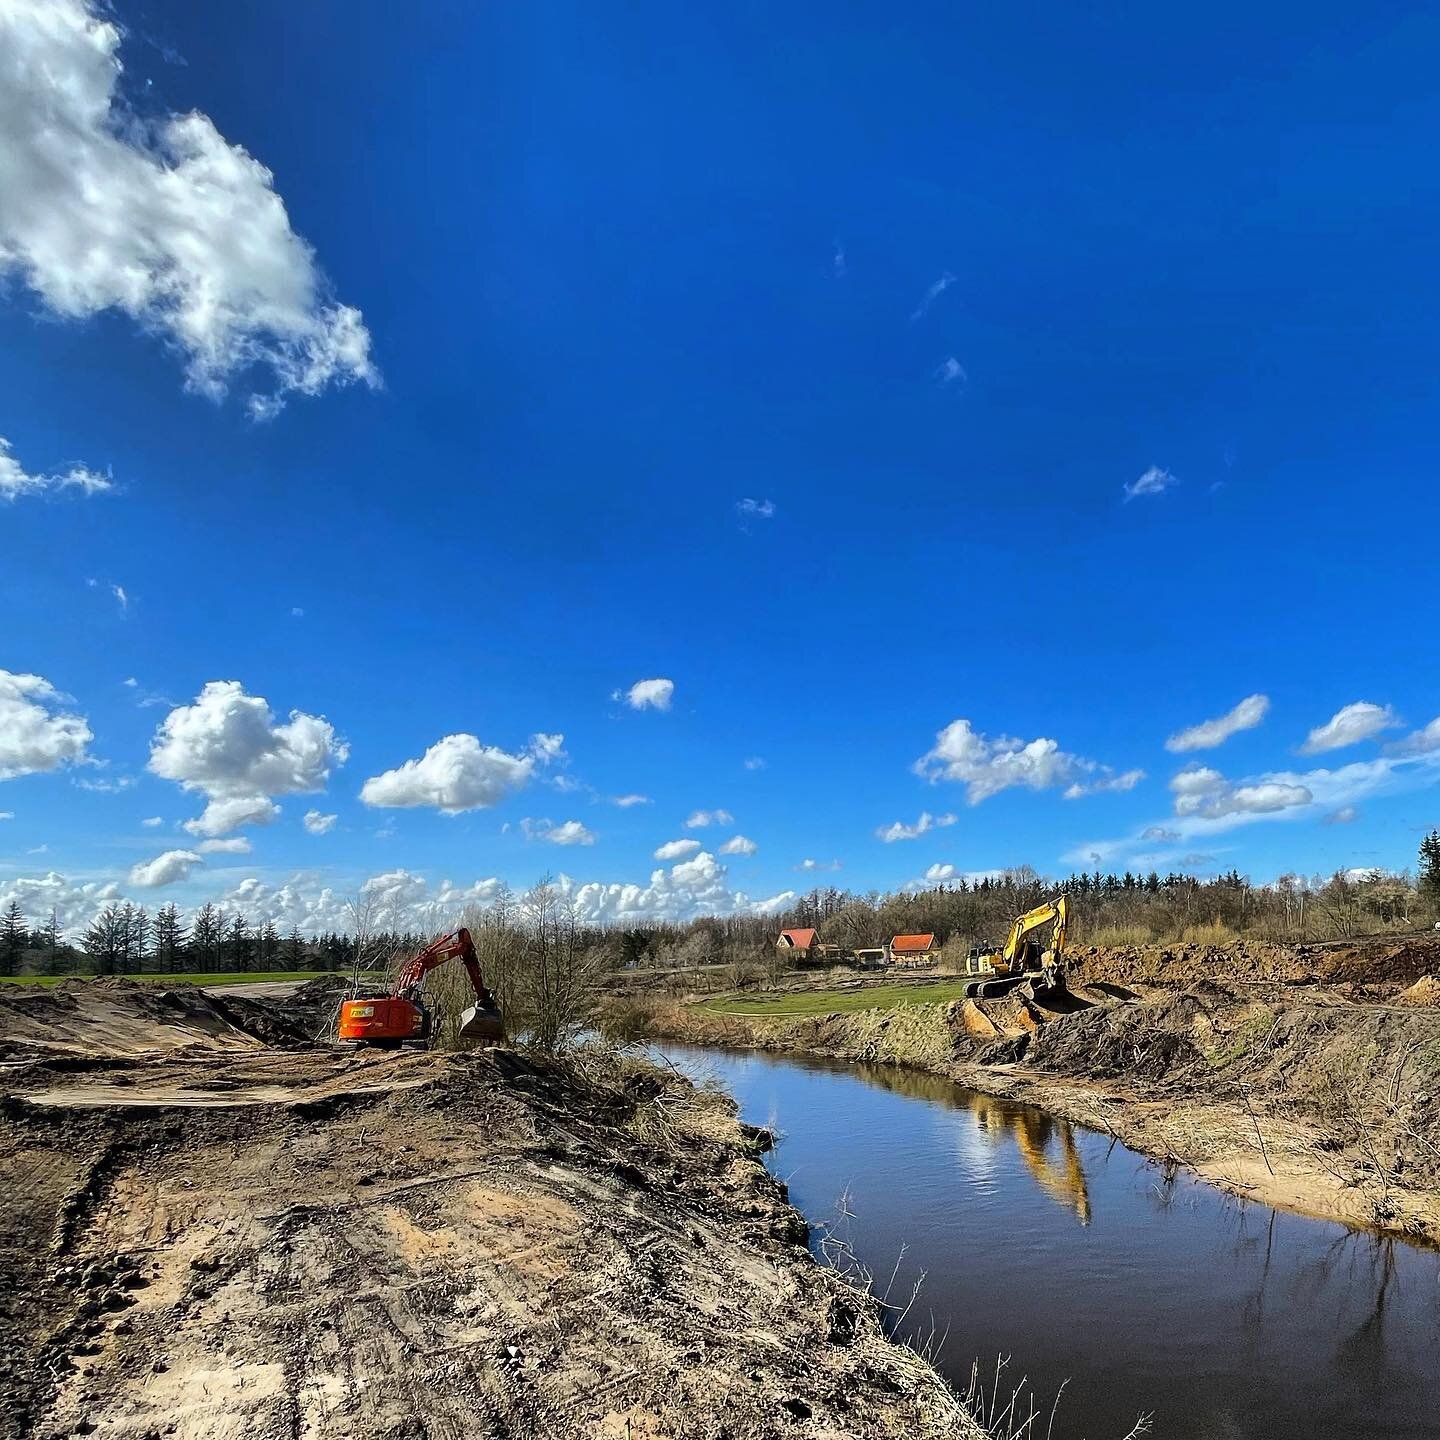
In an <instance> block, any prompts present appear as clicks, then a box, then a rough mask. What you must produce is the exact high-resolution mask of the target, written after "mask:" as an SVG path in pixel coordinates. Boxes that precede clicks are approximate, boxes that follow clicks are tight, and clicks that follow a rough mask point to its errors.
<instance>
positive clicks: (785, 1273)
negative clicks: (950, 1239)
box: [0, 982, 975, 1440]
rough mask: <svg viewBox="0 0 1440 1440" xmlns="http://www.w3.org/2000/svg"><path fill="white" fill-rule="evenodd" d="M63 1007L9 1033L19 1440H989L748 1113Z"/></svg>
mask: <svg viewBox="0 0 1440 1440" xmlns="http://www.w3.org/2000/svg"><path fill="white" fill-rule="evenodd" d="M132 988H133V987H132ZM61 989H62V991H66V992H67V993H62V994H59V995H55V994H54V993H53V992H51V995H50V997H49V999H48V1000H47V999H45V998H43V997H42V998H39V999H35V1000H31V1001H28V1002H27V1000H26V999H24V998H20V999H18V1000H14V1001H11V1002H9V1003H8V1005H7V1007H6V1009H5V1010H4V1011H3V1012H0V1057H3V1062H0V1084H3V1093H0V1187H3V1191H4V1193H5V1195H6V1196H7V1202H8V1203H7V1204H6V1206H5V1207H4V1208H3V1209H0V1433H4V1434H6V1435H13V1436H17V1437H18V1436H30V1435H37V1436H44V1437H58V1436H70V1435H77V1434H92V1433H93V1434H97V1435H103V1436H107V1437H108V1436H116V1437H121V1436H123V1437H149V1436H155V1437H160V1436H177V1437H195V1440H200V1437H205V1440H231V1437H234V1440H240V1437H244V1440H268V1437H272V1436H273V1437H285V1440H295V1437H307V1440H308V1437H316V1440H318V1437H332V1436H333V1437H340V1436H346V1437H349V1436H362V1437H369V1436H375V1437H381V1436H384V1437H393V1440H401V1437H451V1436H461V1435H494V1436H517V1437H518V1436H527V1437H528V1436H536V1437H562V1436H563V1437H570V1436H586V1437H596V1440H639V1437H649V1440H655V1437H662V1436H676V1437H679V1436H696V1437H715V1440H719V1437H722V1436H724V1437H736V1440H741V1437H752V1436H753V1437H759V1436H767V1437H768V1436H775V1435H779V1436H786V1435H791V1434H793V1435H796V1436H842V1435H855V1436H867V1437H868V1436H874V1437H888V1436H899V1435H902V1434H903V1435H906V1436H913V1435H920V1436H924V1435H934V1436H937V1437H938V1436H941V1435H946V1436H950V1435H957V1434H959V1435H964V1434H973V1433H975V1432H973V1430H971V1429H969V1428H968V1426H969V1421H968V1419H967V1417H965V1416H964V1415H963V1413H962V1412H961V1411H960V1409H959V1407H958V1405H957V1404H956V1402H955V1401H954V1399H953V1398H952V1397H951V1396H950V1395H949V1393H948V1392H947V1391H946V1390H945V1389H944V1388H943V1386H942V1385H941V1383H940V1381H939V1380H938V1378H937V1377H936V1376H935V1375H934V1374H933V1372H932V1371H930V1370H929V1369H928V1367H926V1366H925V1365H923V1364H922V1363H921V1362H920V1361H919V1360H918V1359H916V1357H914V1356H913V1355H912V1354H911V1353H910V1352H908V1351H904V1350H901V1349H898V1348H897V1347H894V1346H892V1345H890V1344H889V1342H888V1341H886V1340H885V1339H884V1338H883V1336H882V1334H881V1332H880V1328H879V1325H878V1322H877V1319H876V1312H875V1310H874V1308H873V1306H872V1305H871V1304H869V1303H868V1302H865V1301H863V1300H862V1299H861V1298H860V1297H858V1296H857V1295H856V1294H855V1293H854V1292H853V1291H850V1290H849V1289H847V1287H846V1286H845V1285H844V1284H843V1283H842V1282H841V1281H840V1280H839V1278H838V1277H837V1276H835V1275H834V1274H833V1273H831V1272H829V1271H826V1270H824V1269H822V1268H821V1267H820V1266H818V1265H817V1264H816V1263H815V1262H814V1261H813V1259H812V1258H811V1257H810V1255H809V1253H808V1251H807V1250H806V1249H805V1247H804V1241H805V1227H804V1222H803V1220H802V1219H801V1217H800V1216H799V1215H798V1214H797V1213H796V1212H795V1211H794V1210H792V1209H791V1208H790V1207H789V1206H788V1205H787V1204H786V1202H785V1198H784V1193H783V1187H782V1186H781V1185H779V1183H778V1182H777V1181H775V1180H773V1179H772V1178H771V1177H770V1176H769V1174H768V1173H767V1172H766V1171H765V1169H764V1167H763V1165H761V1164H760V1163H759V1161H758V1158H757V1151H758V1146H757V1143H756V1141H755V1139H754V1137H753V1136H749V1135H747V1134H746V1133H744V1132H742V1130H741V1127H739V1125H738V1124H737V1122H736V1121H735V1119H734V1115H733V1110H732V1108H731V1107H730V1106H729V1104H728V1102H726V1101H724V1100H723V1099H722V1098H721V1097H715V1096H705V1095H697V1094H696V1093H695V1092H694V1091H692V1090H691V1089H690V1088H689V1087H688V1086H687V1085H685V1084H684V1083H683V1082H681V1081H679V1080H678V1078H677V1077H670V1076H666V1075H665V1074H664V1073H663V1072H657V1071H655V1070H653V1069H651V1068H649V1067H641V1066H637V1065H632V1064H626V1063H624V1062H620V1063H619V1064H615V1063H607V1064H605V1065H603V1066H600V1067H598V1068H595V1069H593V1070H591V1071H588V1072H587V1071H586V1070H584V1069H581V1068H579V1067H577V1066H575V1065H571V1064H567V1065H560V1064H557V1063H555V1062H541V1061H537V1060H529V1059H526V1058H524V1057H522V1056H520V1055H517V1054H514V1053H511V1052H507V1051H503V1050H497V1051H487V1052H480V1053H475V1054H471V1055H463V1056H460V1055H452V1056H447V1055H440V1054H424V1053H418V1054H416V1053H386V1054H378V1055H377V1054H373V1053H368V1054H355V1053H353V1052H344V1051H341V1050H338V1049H335V1048H330V1047H319V1046H301V1047H300V1048H294V1049H289V1050H280V1049H276V1048H272V1047H271V1046H269V1045H267V1044H266V1043H264V1042H263V1041H262V1040H261V1039H259V1038H257V1037H256V1035H255V1034H253V1033H250V1032H249V1031H247V1030H245V1029H243V1028H240V1027H239V1026H232V1027H231V1029H229V1030H226V1029H224V1028H223V1027H221V1026H219V1024H218V1022H217V1021H216V1018H215V1012H213V1010H212V1009H211V1008H210V1007H211V1002H210V1001H207V1000H206V999H205V997H201V996H198V995H196V994H194V993H191V994H189V995H186V996H180V997H176V999H174V1000H172V1001H164V1002H161V1001H156V1000H155V999H153V998H152V997H147V996H136V995H134V994H129V993H127V990H126V987H123V986H116V985H108V986H107V985H106V984H105V983H104V982H102V983H101V984H98V985H92V986H88V987H84V986H79V985H77V986H69V987H61ZM225 1003H229V1002H225ZM27 1004H28V1005H29V1006H30V1007H32V1008H30V1009H29V1010H28V1012H27V1010H26V1006H27ZM157 1007H158V1008H157ZM87 1026H91V1027H94V1028H93V1033H92V1035H91V1037H90V1038H91V1042H92V1043H90V1044H88V1045H87V1044H85V1043H84V1038H85V1033H86V1028H87ZM147 1033H148V1034H149V1038H150V1041H151V1042H152V1043H151V1044H150V1045H149V1046H148V1048H146V1047H145V1046H143V1045H141V1044H140V1037H142V1036H143V1035H145V1034H147Z"/></svg>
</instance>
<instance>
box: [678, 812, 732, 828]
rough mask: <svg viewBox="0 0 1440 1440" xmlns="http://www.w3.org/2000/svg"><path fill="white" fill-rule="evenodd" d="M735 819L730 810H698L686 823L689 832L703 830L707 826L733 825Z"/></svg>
mask: <svg viewBox="0 0 1440 1440" xmlns="http://www.w3.org/2000/svg"><path fill="white" fill-rule="evenodd" d="M734 823H735V817H734V816H733V815H732V814H731V813H730V812H729V811H728V810H696V811H695V812H694V813H693V814H692V815H691V816H690V818H689V819H688V820H687V821H686V822H685V828H686V829H687V830H703V829H705V827H706V826H707V825H733V824H734Z"/></svg>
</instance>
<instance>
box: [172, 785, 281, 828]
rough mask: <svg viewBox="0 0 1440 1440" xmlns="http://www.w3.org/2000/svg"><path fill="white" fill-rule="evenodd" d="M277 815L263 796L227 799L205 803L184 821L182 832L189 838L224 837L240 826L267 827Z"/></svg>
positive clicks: (268, 800)
mask: <svg viewBox="0 0 1440 1440" xmlns="http://www.w3.org/2000/svg"><path fill="white" fill-rule="evenodd" d="M279 814H280V807H279V806H278V805H277V804H276V803H275V802H274V801H273V800H271V799H270V798H269V797H268V796H265V795H227V796H224V797H222V798H218V799H215V800H211V801H209V802H207V804H206V806H205V809H204V810H203V811H202V812H201V813H200V814H199V815H198V816H196V818H195V819H194V820H187V821H186V822H185V825H184V829H185V830H187V831H188V832H189V833H190V834H191V835H209V836H212V837H213V836H216V835H226V834H228V833H229V832H230V831H231V830H235V829H237V828H238V827H239V826H241V825H269V824H272V823H273V822H274V820H275V819H276V817H277V816H278V815H279Z"/></svg>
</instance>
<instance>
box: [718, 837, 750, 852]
mask: <svg viewBox="0 0 1440 1440" xmlns="http://www.w3.org/2000/svg"><path fill="white" fill-rule="evenodd" d="M759 848H760V847H759V846H758V845H757V844H756V843H755V842H754V841H753V840H748V839H746V837H745V836H744V835H732V836H731V837H730V838H729V839H728V840H727V841H726V842H725V843H724V844H723V845H722V846H721V847H720V853H721V854H722V855H753V854H754V853H755V852H756V851H757V850H758V849H759Z"/></svg>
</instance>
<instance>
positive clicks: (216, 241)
mask: <svg viewBox="0 0 1440 1440" xmlns="http://www.w3.org/2000/svg"><path fill="white" fill-rule="evenodd" d="M120 41H121V31H120V29H119V27H118V26H117V25H116V24H114V23H113V22H112V21H111V20H110V19H108V18H107V17H106V15H105V14H104V13H103V12H102V11H101V10H100V9H99V8H98V6H96V5H91V4H88V3H86V0H9V3H7V4H5V5H3V6H0V274H4V273H6V272H8V273H9V274H10V275H12V276H13V277H15V278H16V279H18V280H19V281H20V282H21V283H23V284H24V285H26V286H28V287H29V289H30V290H31V291H33V292H34V293H35V294H36V295H37V296H38V297H39V298H40V300H41V301H42V302H43V304H44V305H45V306H46V307H47V308H48V309H49V310H50V311H51V312H52V313H54V314H56V315H59V316H61V317H63V318H65V319H70V320H80V319H86V318H88V317H91V316H94V315H97V314H101V313H103V312H106V311H116V312H119V313H121V314H124V315H127V316H129V317H130V318H131V319H132V320H134V321H135V322H136V323H137V324H138V325H139V326H140V327H141V328H142V329H144V330H145V331H147V332H149V333H154V334H158V335H160V336H162V337H163V338H164V339H165V340H166V341H167V342H168V343H169V345H170V346H171V347H172V348H173V349H174V350H175V351H176V352H177V353H178V354H179V355H180V356H181V357H182V359H183V361H184V363H185V373H186V380H187V383H188V385H189V386H190V388H192V389H194V390H198V391H200V392H202V393H204V394H207V395H211V396H219V395H221V394H223V393H224V391H225V389H226V387H227V385H228V383H229V382H230V381H231V380H232V379H234V378H235V377H236V376H238V375H240V374H242V373H245V372H250V373H256V372H259V373H263V374H266V375H267V376H268V384H269V386H270V387H271V388H273V390H274V392H275V393H274V395H273V396H271V397H262V399H261V400H260V401H259V402H258V411H257V407H254V406H252V413H257V415H258V412H263V411H264V410H265V409H266V408H267V407H273V406H274V405H275V403H276V400H277V397H279V396H281V395H284V394H287V393H292V392H295V393H300V394H305V395H314V394H317V393H318V392H319V391H321V390H323V389H324V388H325V387H326V386H327V385H331V384H342V385H343V384H348V383H350V382H353V381H357V380H358V381H364V382H366V383H369V384H375V383H377V381H378V376H377V374H376V371H375V368H374V366H373V364H372V363H371V360H370V335H369V332H368V331H367V330H366V328H365V325H364V322H363V320H362V318H361V315H360V312H359V311H358V310H356V309H354V308H352V307H351V306H348V305H340V304H337V303H335V302H334V301H333V300H332V299H331V298H330V295H329V293H328V290H327V287H326V286H325V283H324V281H323V279H322V277H321V275H320V273H319V271H318V269H317V267H316V264H315V257H314V254H313V252H312V251H311V249H310V247H309V246H308V245H307V244H306V243H305V241H304V240H302V239H301V238H300V237H299V236H298V235H297V234H296V233H295V232H294V230H293V229H291V226H290V218H289V216H288V215H287V214H286V211H285V205H284V202H283V201H282V200H281V198H280V196H279V195H278V194H276V192H275V188H274V177H273V176H272V175H271V173H270V171H269V170H267V169H266V168H265V166H264V165H262V164H261V163H260V162H259V161H258V160H256V159H254V158H253V157H252V156H251V155H249V154H248V153H247V152H246V151H245V150H243V149H242V148H241V147H240V146H238V145H232V144H230V143H229V142H228V141H226V140H225V138H224V137H223V136H222V135H221V134H220V132H219V131H218V130H217V129H216V128H215V125H214V123H213V122H212V121H211V120H210V119H209V118H208V117H207V116H205V115H202V114H200V113H199V112H198V111H192V112H191V113H190V114H188V115H160V116H154V117H151V116H148V115H141V114H138V113H136V112H135V111H133V110H132V109H130V108H129V107H128V106H127V105H126V103H125V100H124V98H123V97H122V96H121V94H120V87H119V82H120V77H121V73H122V67H121V63H120V59H119V49H120Z"/></svg>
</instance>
